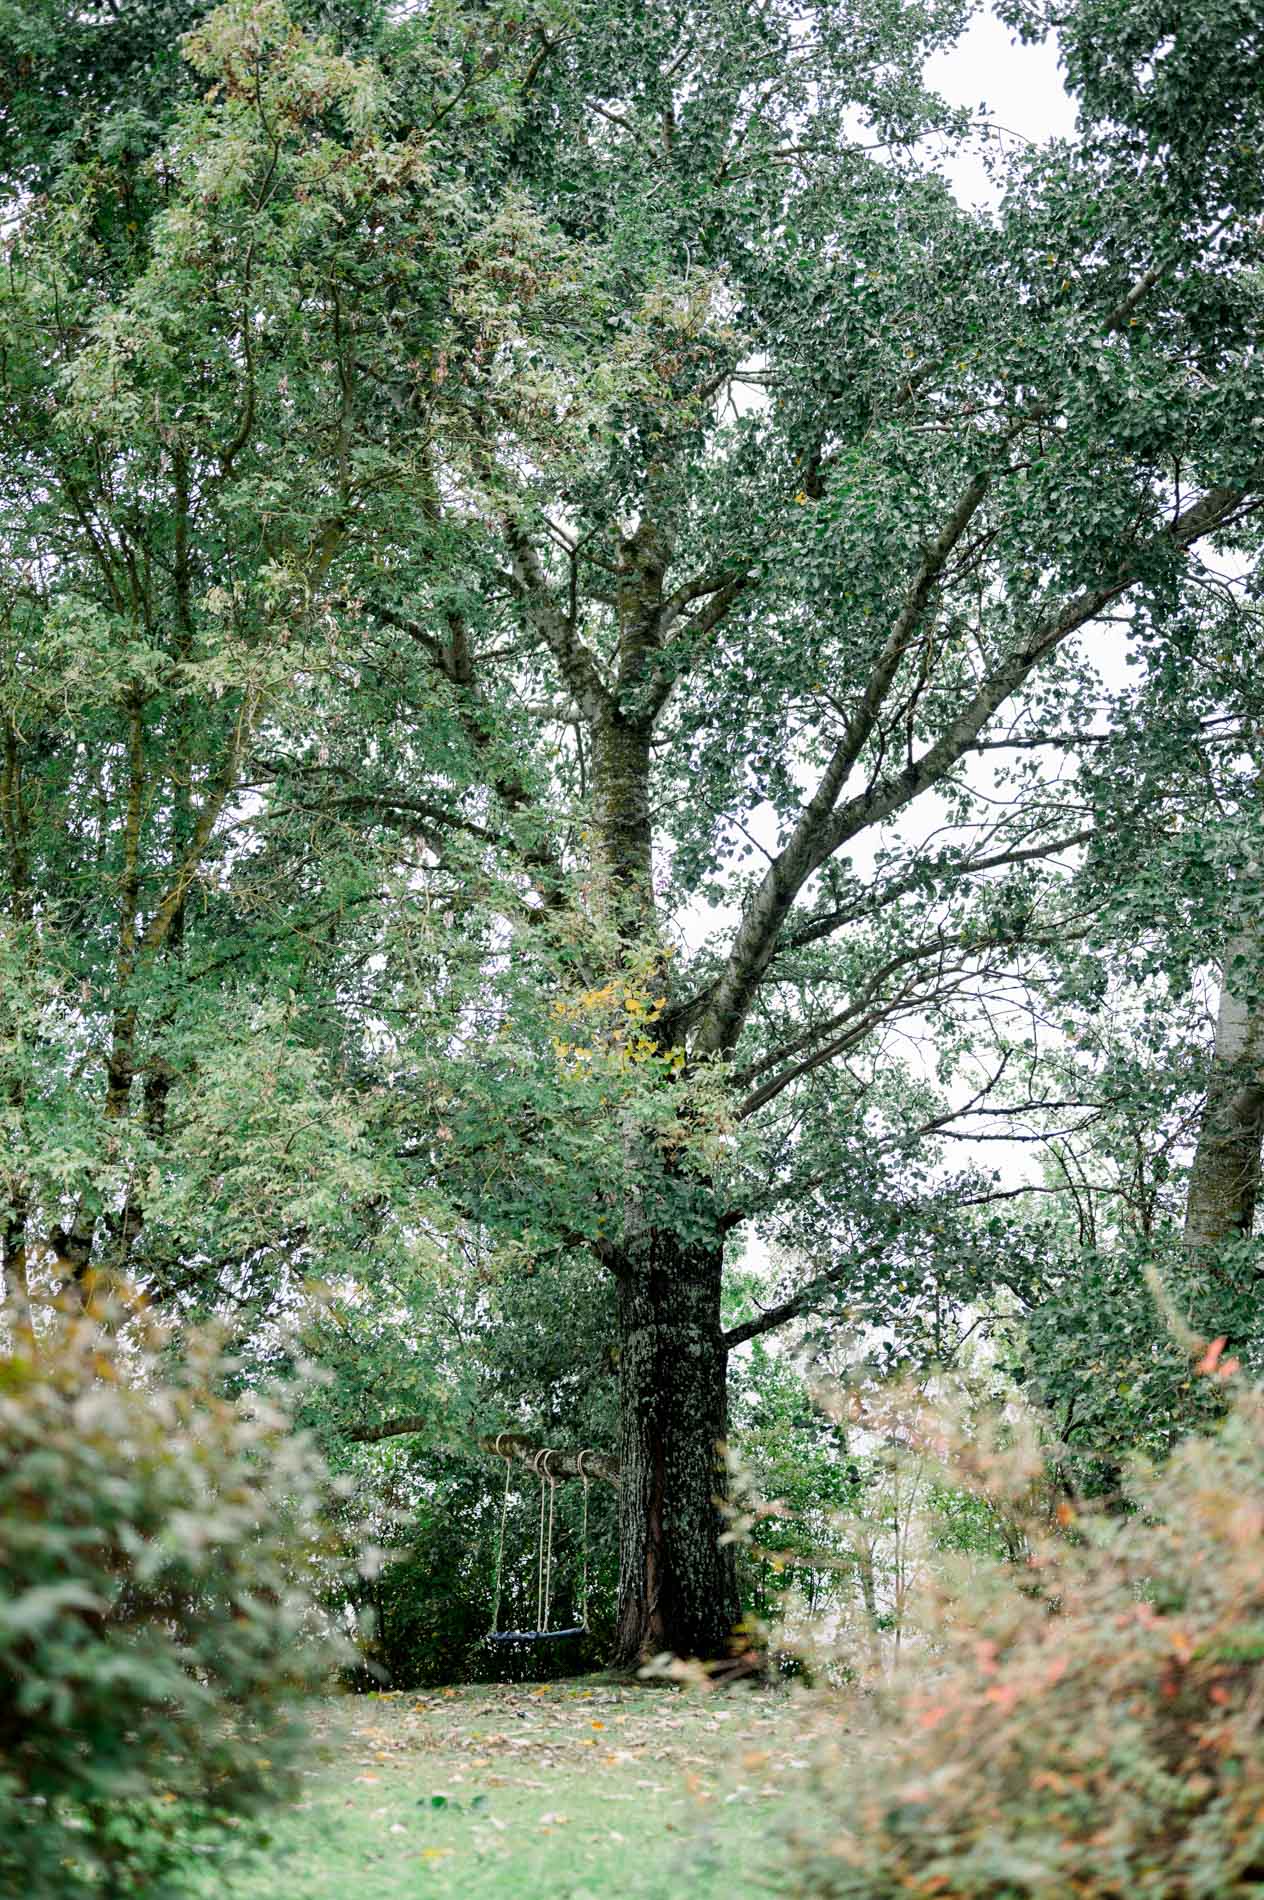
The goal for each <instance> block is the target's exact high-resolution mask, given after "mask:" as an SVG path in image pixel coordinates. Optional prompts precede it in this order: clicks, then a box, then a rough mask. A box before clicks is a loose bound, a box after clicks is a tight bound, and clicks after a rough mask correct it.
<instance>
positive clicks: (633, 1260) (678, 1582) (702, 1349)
mask: <svg viewBox="0 0 1264 1900" xmlns="http://www.w3.org/2000/svg"><path fill="white" fill-rule="evenodd" d="M722 1265H723V1250H722V1247H721V1246H720V1244H718V1243H717V1242H710V1243H696V1244H694V1245H692V1246H684V1245H682V1244H680V1243H679V1242H678V1241H677V1240H676V1239H675V1238H674V1236H673V1235H672V1234H671V1233H669V1232H666V1231H664V1230H662V1229H658V1230H655V1231H651V1232H649V1233H647V1234H645V1235H644V1236H643V1237H642V1238H641V1240H640V1241H639V1243H638V1244H637V1245H636V1247H635V1248H634V1249H632V1250H630V1251H629V1253H628V1254H627V1255H625V1257H624V1258H623V1260H622V1261H621V1262H620V1265H619V1272H618V1312H619V1355H620V1356H619V1388H620V1389H619V1470H620V1484H619V1619H618V1629H617V1636H616V1661H617V1662H618V1663H620V1664H622V1665H624V1666H627V1667H632V1666H635V1665H636V1664H637V1663H639V1662H641V1661H643V1660H645V1659H646V1658H647V1657H650V1656H655V1655H658V1654H661V1653H662V1652H663V1651H670V1652H671V1653H672V1654H673V1655H676V1656H682V1657H701V1658H704V1659H706V1660H716V1659H719V1658H721V1657H726V1656H728V1655H730V1654H731V1653H732V1651H733V1646H734V1629H735V1626H736V1624H737V1621H738V1617H739V1613H740V1611H739V1604H738V1595H737V1578H736V1569H735V1565H734V1561H733V1552H732V1548H731V1546H729V1545H722V1544H721V1543H720V1541H719V1540H720V1537H721V1534H722V1532H723V1531H724V1530H725V1529H726V1528H727V1527H726V1523H725V1518H724V1513H723V1509H722V1500H723V1499H724V1497H725V1495H726V1491H727V1473H726V1468H725V1462H724V1453H723V1441H724V1435H725V1429H726V1411H727V1399H726V1369H727V1353H726V1349H725V1345H724V1340H723V1335H722V1329H721V1324H720V1276H721V1270H722Z"/></svg>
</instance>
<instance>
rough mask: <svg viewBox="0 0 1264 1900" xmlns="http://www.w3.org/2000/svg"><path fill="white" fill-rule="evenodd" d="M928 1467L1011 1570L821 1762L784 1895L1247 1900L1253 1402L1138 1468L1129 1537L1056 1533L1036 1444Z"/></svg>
mask: <svg viewBox="0 0 1264 1900" xmlns="http://www.w3.org/2000/svg"><path fill="white" fill-rule="evenodd" d="M1211 1358H1212V1359H1214V1354H1213V1355H1211ZM1219 1371H1220V1367H1219V1366H1216V1365H1210V1366H1209V1370H1208V1373H1207V1375H1206V1376H1207V1377H1208V1378H1209V1380H1213V1382H1215V1383H1220V1380H1219V1378H1218V1377H1215V1378H1214V1379H1213V1375H1216V1374H1218V1373H1219ZM948 1436H950V1434H948ZM1006 1437H1009V1438H1010V1440H1011V1443H1010V1445H1009V1447H1008V1449H1005V1448H1003V1441H1004V1440H1005V1438H1006ZM940 1448H941V1450H946V1451H947V1455H948V1458H949V1465H950V1468H952V1467H953V1466H954V1465H955V1482H957V1483H959V1484H962V1483H964V1484H965V1485H967V1487H968V1488H971V1489H973V1490H975V1491H977V1492H978V1493H979V1494H980V1495H983V1496H987V1497H990V1498H991V1499H992V1500H993V1502H994V1503H995V1504H996V1505H997V1506H998V1507H1000V1508H1003V1509H1005V1510H1006V1511H1009V1512H1015V1511H1017V1510H1018V1509H1019V1508H1020V1507H1021V1508H1024V1509H1025V1510H1026V1511H1027V1518H1026V1536H1027V1543H1028V1555H1027V1557H1026V1561H1025V1563H1024V1565H1023V1566H1022V1567H1021V1568H1017V1569H1016V1568H1015V1567H1014V1566H1012V1565H993V1566H989V1565H985V1564H981V1563H980V1562H979V1561H978V1559H977V1557H976V1558H975V1559H973V1560H972V1562H971V1564H970V1565H969V1567H968V1568H967V1567H962V1568H961V1569H960V1570H959V1571H958V1573H957V1574H956V1575H955V1577H954V1576H950V1577H948V1578H947V1579H946V1580H944V1581H941V1583H940V1586H939V1587H938V1588H937V1589H936V1591H935V1592H934V1593H933V1594H932V1596H931V1598H930V1600H929V1601H928V1602H927V1604H926V1605H925V1609H926V1617H927V1621H926V1626H925V1628H926V1643H927V1647H928V1654H929V1659H930V1663H931V1666H930V1667H929V1668H927V1669H925V1670H920V1671H918V1670H913V1671H909V1672H907V1673H905V1674H904V1675H903V1676H902V1677H901V1678H900V1679H899V1680H898V1681H897V1683H896V1686H895V1687H894V1689H893V1690H892V1691H891V1692H890V1694H889V1695H888V1696H887V1697H886V1698H884V1701H883V1707H882V1717H881V1722H880V1731H879V1733H878V1734H877V1735H876V1736H874V1737H872V1738H870V1739H871V1744H872V1745H871V1746H870V1747H868V1748H867V1749H866V1750H865V1757H866V1759H864V1760H857V1758H856V1752H855V1749H854V1745H851V1746H849V1747H848V1749H847V1751H846V1752H845V1753H844V1752H843V1751H842V1750H841V1749H840V1750H839V1752H838V1753H837V1755H836V1756H830V1757H829V1758H828V1759H822V1761H821V1762H820V1764H819V1785H820V1788H821V1790H822V1793H823V1796H824V1799H825V1803H826V1818H825V1820H824V1822H823V1824H822V1825H821V1826H819V1827H815V1826H812V1827H805V1828H804V1829H802V1830H801V1831H800V1832H799V1833H798V1835H797V1837H796V1839H795V1841H794V1843H793V1864H794V1872H793V1875H792V1876H791V1877H790V1879H789V1884H788V1886H787V1887H786V1889H785V1890H786V1891H791V1892H794V1893H798V1894H803V1895H813V1896H822V1897H824V1896H829V1897H830V1900H843V1897H844V1896H848V1897H849V1900H888V1897H889V1896H890V1897H893V1896H895V1895H897V1894H899V1895H907V1894H911V1895H924V1896H928V1897H929V1896H932V1895H943V1894H956V1895H961V1896H970V1897H971V1900H1027V1897H1028V1896H1030V1900H1037V1897H1039V1900H1053V1896H1055V1895H1056V1896H1064V1895H1070V1894H1076V1895H1080V1896H1084V1897H1085V1900H1108V1896H1109V1897H1117V1900H1122V1897H1123V1896H1125V1895H1126V1896H1130V1897H1131V1896H1144V1895H1155V1896H1158V1895H1162V1896H1164V1900H1193V1896H1195V1895H1198V1896H1202V1897H1203V1900H1213V1896H1214V1897H1217V1900H1218V1897H1221V1896H1230V1895H1234V1896H1245V1895H1247V1894H1255V1893H1258V1892H1259V1890H1260V1882H1261V1880H1262V1879H1264V1820H1262V1818H1261V1817H1262V1816H1264V1749H1262V1748H1261V1740H1262V1737H1261V1716H1262V1712H1264V1695H1262V1693H1261V1691H1262V1689H1264V1678H1262V1677H1261V1664H1264V1566H1262V1565H1261V1562H1260V1551H1261V1547H1262V1540H1264V1505H1262V1504H1261V1498H1262V1497H1264V1401H1262V1400H1261V1398H1260V1396H1259V1395H1258V1394H1255V1393H1249V1394H1245V1395H1243V1396H1241V1397H1239V1398H1238V1400H1237V1402H1236V1404H1235V1405H1234V1407H1233V1409H1232V1411H1231V1413H1230V1416H1229V1417H1228V1419H1227V1421H1226V1422H1225V1424H1224V1426H1223V1427H1222V1429H1221V1430H1220V1431H1219V1432H1218V1433H1217V1434H1215V1435H1213V1436H1210V1437H1191V1438H1189V1439H1187V1440H1185V1441H1184V1442H1183V1443H1182V1445H1181V1446H1180V1447H1179V1448H1178V1449H1177V1451H1176V1452H1175V1453H1174V1454H1173V1455H1172V1457H1171V1458H1170V1459H1169V1460H1168V1462H1167V1463H1166V1464H1165V1465H1164V1466H1162V1467H1146V1466H1139V1467H1136V1468H1135V1469H1134V1470H1133V1473H1132V1476H1131V1479H1130V1490H1131V1495H1132V1498H1133V1500H1134V1503H1135V1505H1136V1509H1135V1511H1133V1512H1132V1513H1129V1514H1127V1515H1120V1514H1118V1513H1107V1512H1104V1511H1100V1510H1099V1511H1094V1510H1092V1509H1088V1510H1085V1511H1083V1512H1081V1513H1079V1514H1077V1513H1076V1511H1075V1509H1074V1507H1073V1506H1072V1505H1071V1504H1070V1503H1069V1502H1067V1501H1066V1500H1063V1501H1062V1503H1061V1504H1060V1505H1059V1506H1058V1507H1057V1508H1055V1510H1054V1511H1053V1513H1052V1515H1051V1514H1050V1513H1049V1511H1048V1509H1047V1506H1048V1504H1049V1502H1050V1498H1051V1495H1052V1494H1051V1493H1050V1491H1049V1490H1048V1489H1047V1488H1042V1487H1041V1485H1040V1482H1039V1473H1040V1469H1041V1459H1040V1455H1039V1447H1038V1445H1037V1443H1036V1440H1035V1438H1034V1436H1032V1435H1029V1434H1023V1433H1021V1432H1020V1433H1018V1434H1015V1433H1014V1432H1013V1431H1012V1430H1011V1429H1009V1428H1007V1427H1004V1426H1002V1429H1001V1430H1000V1431H999V1432H996V1433H994V1434H993V1435H992V1438H991V1440H990V1441H989V1440H986V1439H977V1440H975V1441H974V1442H973V1443H971V1442H969V1441H966V1440H961V1441H959V1442H958V1444H957V1446H956V1455H955V1458H954V1454H953V1450H952V1447H951V1446H946V1445H945V1444H944V1435H941V1443H940ZM875 1763H876V1764H877V1765H876V1766H875V1765H873V1764H875Z"/></svg>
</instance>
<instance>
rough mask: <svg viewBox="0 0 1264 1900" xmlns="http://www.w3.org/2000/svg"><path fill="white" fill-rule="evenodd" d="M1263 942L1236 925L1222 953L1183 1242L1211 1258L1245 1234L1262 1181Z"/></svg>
mask: <svg viewBox="0 0 1264 1900" xmlns="http://www.w3.org/2000/svg"><path fill="white" fill-rule="evenodd" d="M1262 989H1264V941H1262V940H1261V933H1260V931H1259V930H1257V929H1254V928H1245V929H1242V930H1239V931H1238V932H1236V933H1235V934H1234V936H1233V937H1232V938H1231V940H1230V942H1229V944H1228V947H1227V949H1226V951H1225V958H1224V965H1223V973H1222V977H1221V986H1220V1007H1219V1010H1218V1012H1217V1016H1216V1045H1215V1053H1214V1055H1213V1057H1212V1065H1211V1075H1210V1077H1209V1079H1208V1084H1207V1099H1206V1102H1205V1104H1204V1107H1203V1113H1202V1121H1201V1123H1200V1126H1199V1130H1198V1145H1197V1148H1196V1149H1195V1152H1194V1163H1193V1166H1192V1168H1191V1169H1190V1176H1189V1196H1188V1199H1187V1201H1186V1208H1185V1247H1186V1250H1187V1252H1188V1253H1189V1255H1190V1256H1191V1258H1194V1259H1210V1258H1211V1257H1212V1256H1214V1254H1215V1252H1216V1249H1217V1248H1218V1247H1219V1246H1221V1245H1223V1243H1224V1242H1225V1241H1226V1240H1229V1239H1230V1238H1232V1237H1233V1236H1234V1235H1236V1234H1249V1233H1250V1232H1251V1228H1252V1225H1253V1224H1254V1220H1255V1203H1256V1199H1257V1197H1258V1194H1259V1186H1260V1144H1261V1139H1262V1138H1264V995H1262V994H1261V991H1262Z"/></svg>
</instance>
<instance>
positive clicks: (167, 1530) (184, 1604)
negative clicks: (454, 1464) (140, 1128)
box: [0, 1318, 339, 1896]
mask: <svg viewBox="0 0 1264 1900" xmlns="http://www.w3.org/2000/svg"><path fill="white" fill-rule="evenodd" d="M159 1344H160V1342H155V1341H151V1342H150V1343H149V1344H148V1346H142V1347H137V1345H136V1343H135V1341H132V1342H131V1343H130V1344H129V1345H126V1346H125V1345H124V1344H123V1343H121V1342H120V1340H119V1339H118V1338H117V1337H114V1336H111V1335H110V1334H109V1333H108V1332H105V1331H102V1330H100V1329H98V1328H97V1327H95V1326H93V1325H91V1324H89V1323H88V1322H86V1321H83V1320H78V1321H75V1320H67V1319H64V1318H56V1319H54V1320H52V1321H50V1323H49V1324H48V1325H47V1326H46V1327H44V1328H43V1329H42V1331H41V1336H40V1338H39V1340H38V1344H35V1343H32V1342H30V1341H28V1343H27V1344H26V1345H22V1344H21V1343H19V1345H18V1346H17V1347H16V1348H13V1349H11V1350H9V1351H8V1352H7V1353H6V1354H5V1356H4V1357H3V1358H0V1579H2V1580H3V1582H2V1587H0V1892H4V1893H18V1892H21V1893H22V1894H24V1895H38V1896H44V1895H47V1896H53V1895H58V1896H62V1895H68V1894H73V1893H75V1892H78V1891H79V1890H80V1888H81V1887H84V1888H86V1890H88V1891H95V1892H101V1893H107V1894H128V1895H141V1894H143V1895H146V1896H149V1895H152V1894H155V1893H157V1892H159V1891H160V1890H161V1886H162V1881H163V1878H164V1876H165V1874H166V1872H167V1870H169V1868H170V1867H171V1866H172V1865H173V1863H175V1862H177V1861H179V1860H180V1859H181V1858H182V1857H185V1856H187V1855H188V1854H189V1853H190V1852H191V1851H192V1849H193V1845H194V1843H195V1837H196V1844H197V1846H198V1847H199V1848H200V1849H201V1850H202V1851H206V1850H207V1848H208V1846H209V1845H210V1844H211V1843H212V1842H213V1840H214V1836H215V1832H216V1831H217V1830H219V1829H222V1828H223V1826H224V1825H225V1824H226V1823H227V1824H237V1823H239V1822H240V1819H241V1817H243V1816H248V1815H251V1814H254V1813H256V1812H258V1811H259V1810H260V1809H261V1808H262V1807H263V1806H264V1805H265V1804H266V1803H267V1802H269V1801H270V1800H272V1799H274V1798H275V1797H276V1796H277V1795H278V1794H281V1793H284V1792H285V1791H286V1789H287V1787H288V1786H289V1785H290V1777H291V1773H292V1770H293V1767H294V1764H295V1761H296V1759H297V1750H298V1745H299V1741H300V1737H301V1730H300V1727H299V1724H298V1722H297V1719H296V1708H295V1705H296V1700H297V1698H298V1697H299V1696H300V1695H301V1693H302V1692H303V1691H305V1690H308V1689H310V1688H312V1687H313V1686H314V1685H315V1684H316V1683H318V1682H319V1681H320V1680H321V1679H322V1678H323V1677H324V1675H325V1674H326V1672H327V1670H328V1669H329V1667H330V1666H331V1664H332V1663H333V1662H334V1661H335V1660H336V1658H337V1655H338V1653H339V1651H338V1647H337V1645H336V1644H335V1642H334V1639H333V1637H332V1633H331V1632H330V1631H329V1630H328V1628H327V1627H325V1626H324V1624H323V1623H322V1620H321V1618H320V1616H319V1615H318V1613H317V1611H316V1609H315V1607H314V1603H313V1597H312V1588H313V1585H315V1584H317V1582H318V1579H319V1576H320V1569H321V1559H322V1556H323V1553H322V1551H321V1549H320V1548H319V1546H318V1543H317V1537H318V1528H319V1525H320V1522H321V1504H322V1495H321V1493H322V1476H321V1473H320V1471H319V1469H318V1468H317V1467H316V1466H315V1465H314V1463H313V1459H312V1455H311V1451H310V1448H309V1447H308V1446H307V1445H306V1444H305V1443H304V1442H303V1441H302V1440H300V1439H298V1438H296V1437H295V1436H294V1435H293V1434H292V1433H291V1431H290V1429H289V1425H288V1420H287V1418H286V1416H285V1414H284V1412H283V1411H282V1410H280V1409H278V1408H276V1407H275V1406H273V1405H270V1404H266V1403H262V1402H260V1401H259V1400H258V1399H250V1398H229V1397H225V1396H224V1395H223V1380H224V1370H225V1368H224V1366H223V1363H222V1361H221V1360H220V1358H219V1356H218V1354H217V1351H216V1349H215V1345H214V1342H213V1341H212V1340H210V1339H208V1338H203V1339H201V1340H199V1341H195V1342H194V1344H193V1346H192V1348H191V1349H189V1350H187V1351H186V1354H185V1357H184V1359H183V1360H182V1362H181V1367H180V1369H179V1370H178V1371H176V1372H174V1373H173V1372H172V1371H171V1369H170V1368H167V1369H166V1370H165V1371H162V1372H161V1373H160V1365H161V1361H160V1358H159V1357H158V1356H157V1347H158V1345H159Z"/></svg>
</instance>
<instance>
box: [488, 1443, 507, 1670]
mask: <svg viewBox="0 0 1264 1900" xmlns="http://www.w3.org/2000/svg"><path fill="white" fill-rule="evenodd" d="M504 1435H505V1434H504V1433H503V1432H497V1434H496V1455H497V1457H498V1458H504V1457H505V1454H504V1452H503V1451H501V1449H500V1441H501V1439H502V1438H503V1437H504ZM512 1477H513V1466H512V1464H511V1463H510V1462H509V1460H508V1459H507V1458H505V1495H504V1497H503V1498H502V1499H501V1502H500V1535H499V1537H498V1538H497V1539H496V1582H495V1585H494V1587H493V1590H492V1624H491V1629H490V1630H489V1631H488V1634H489V1635H490V1636H494V1635H495V1634H496V1625H497V1624H498V1623H499V1621H500V1578H501V1572H502V1571H503V1569H504V1566H505V1518H506V1517H507V1516H508V1514H509V1481H510V1479H511V1478H512Z"/></svg>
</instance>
